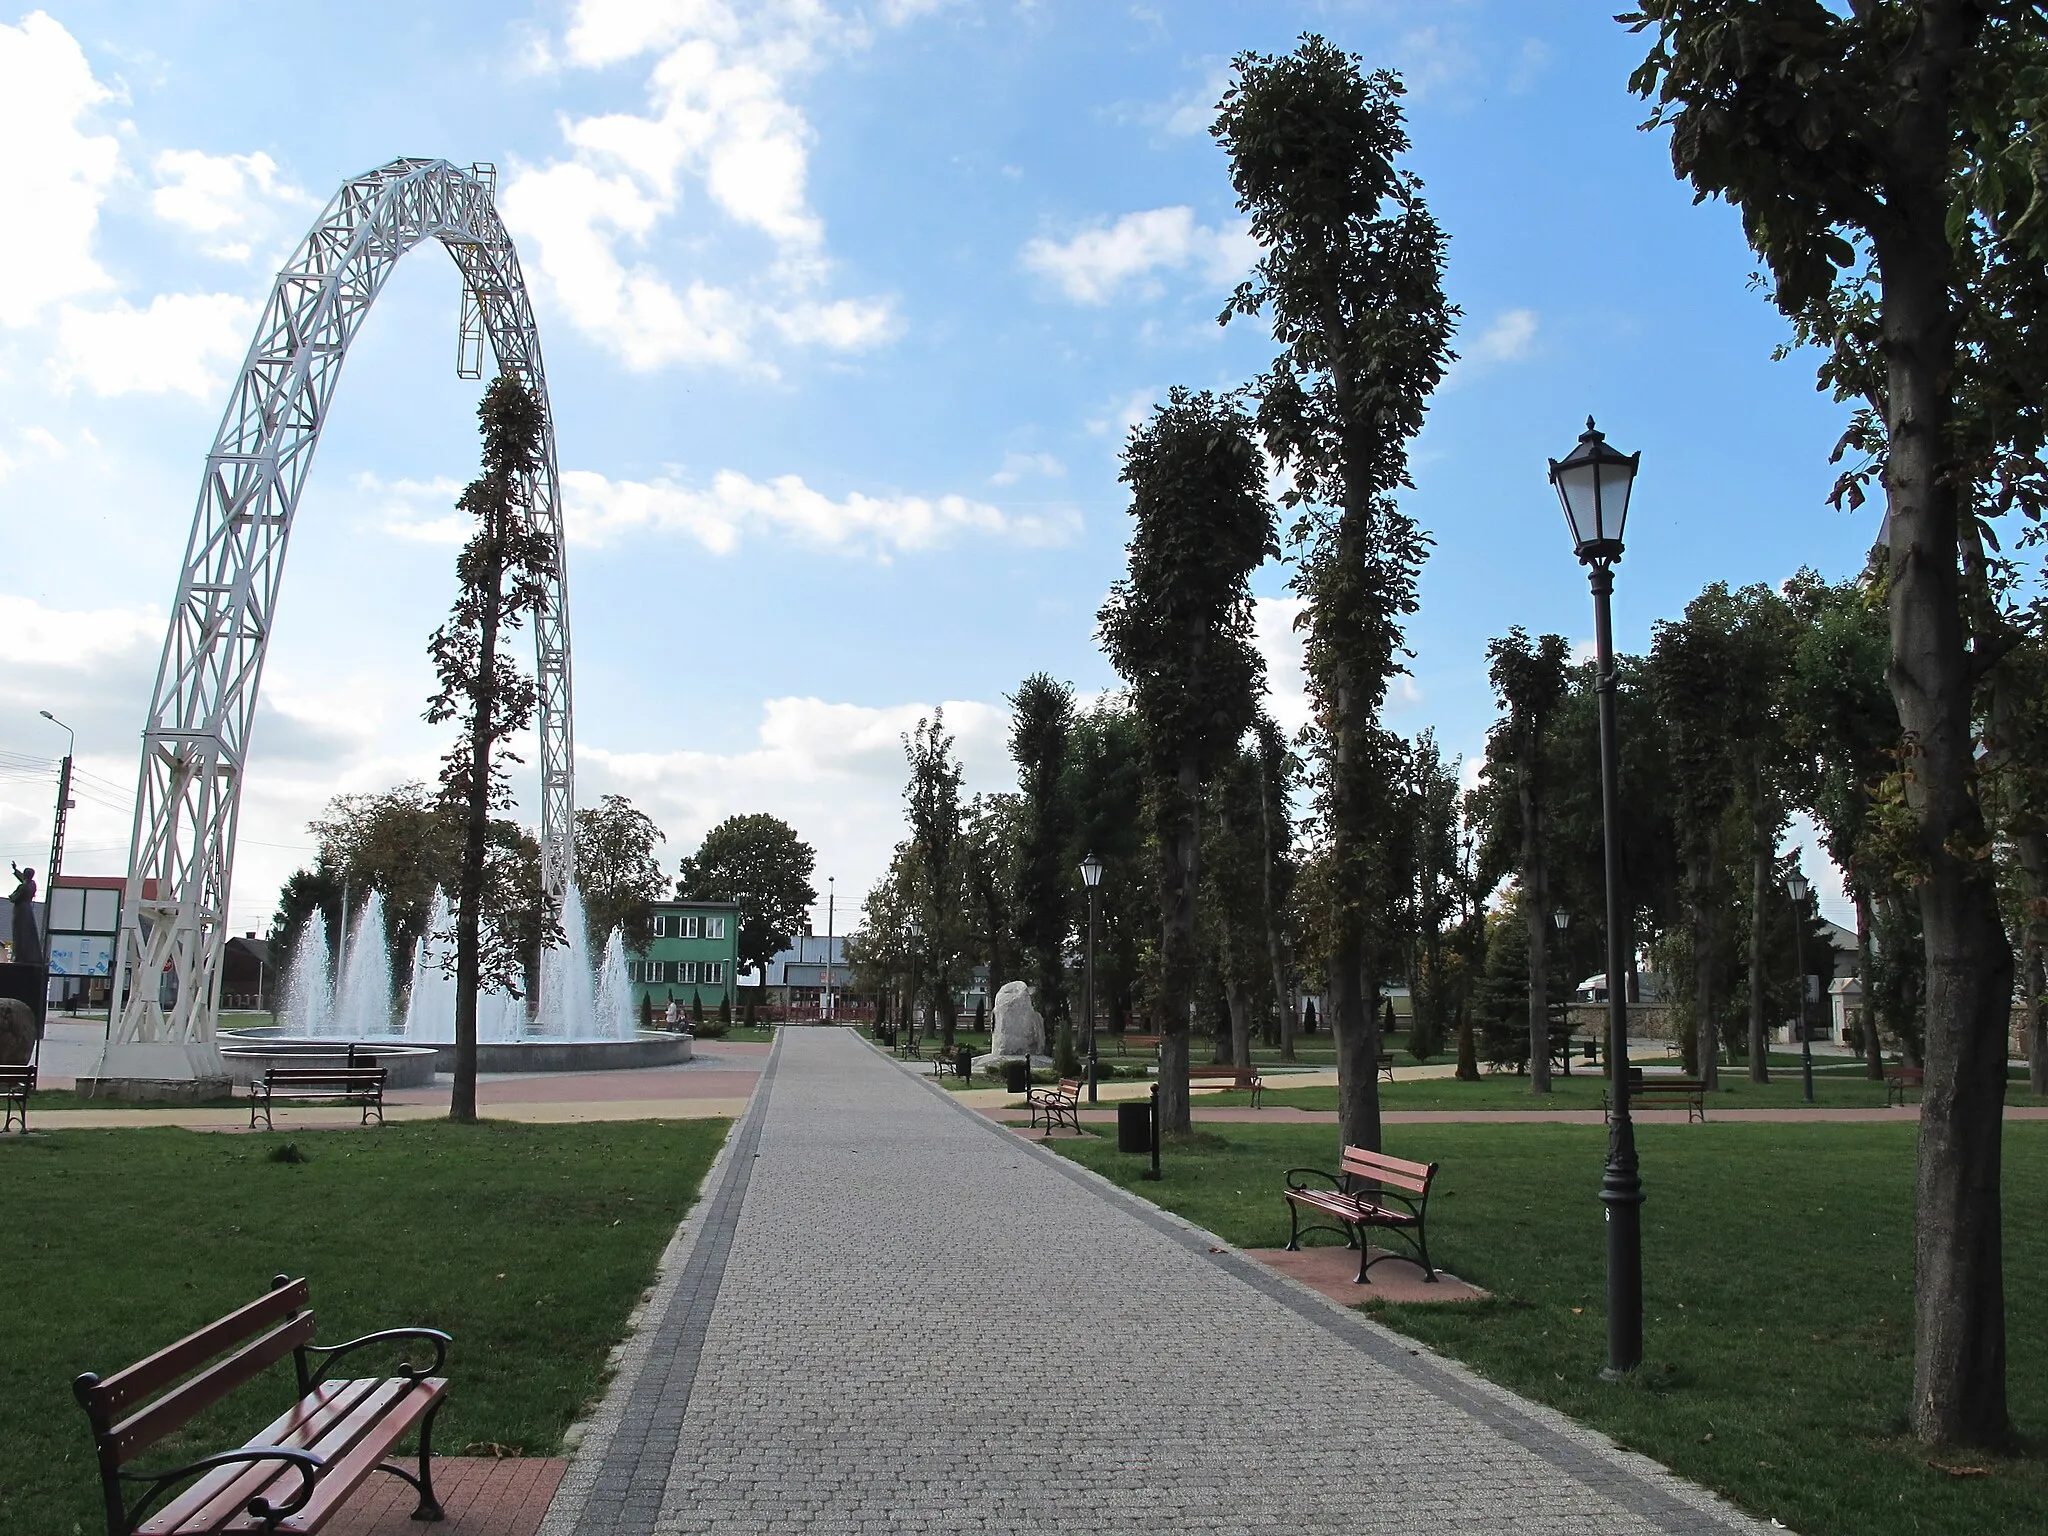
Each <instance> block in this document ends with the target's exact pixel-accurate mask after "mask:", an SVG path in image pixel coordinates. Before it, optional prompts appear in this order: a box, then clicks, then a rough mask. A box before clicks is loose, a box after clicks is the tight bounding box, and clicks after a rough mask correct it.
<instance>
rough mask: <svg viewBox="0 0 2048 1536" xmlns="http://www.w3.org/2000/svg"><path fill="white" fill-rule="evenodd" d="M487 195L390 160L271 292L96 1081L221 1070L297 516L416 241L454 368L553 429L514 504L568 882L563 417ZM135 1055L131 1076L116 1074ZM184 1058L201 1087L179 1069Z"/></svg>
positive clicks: (329, 216)
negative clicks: (348, 383)
mask: <svg viewBox="0 0 2048 1536" xmlns="http://www.w3.org/2000/svg"><path fill="white" fill-rule="evenodd" d="M495 191H496V174H495V172H494V170H493V168H492V167H490V166H485V165H477V166H471V167H469V168H468V169H466V170H465V169H461V168H458V167H456V166H454V165H451V164H449V163H448V162H447V161H445V160H394V161H392V162H391V163H390V164H389V165H385V166H380V167H379V168H378V169H376V170H374V171H371V172H370V173H368V174H367V175H363V176H358V177H356V178H354V179H353V180H351V181H349V182H346V183H344V184H343V186H342V188H341V190H340V191H339V192H337V193H336V194H335V195H334V199H333V201H331V202H330V203H328V205H327V207H326V209H325V210H324V211H322V213H321V215H320V217H319V219H318V220H317V221H316V222H315V223H314V225H313V227H312V229H311V230H310V231H309V232H308V233H307V235H306V238H305V239H304V240H303V241H302V242H301V243H300V245H299V248H298V249H297V250H296V251H295V252H293V254H292V258H291V260H290V261H289V262H287V263H286V264H285V267H284V269H283V270H282V271H281V272H279V273H278V275H277V282H276V285H275V286H274V287H273V288H272V289H271V293H270V300H269V302H268V303H267V304H266V305H265V306H264V309H263V317H262V319H261V320H260V321H259V322H258V324H257V328H256V337H255V340H254V341H253V342H252V343H251V344H250V347H249V355H248V359H247V361H246V362H244V363H243V365H242V372H241V376H240V378H238V379H237V380H236V382H235V388H234V393H233V395H232V396H231V398H230V399H229V402H228V408H227V413H226V415H225V416H224V417H223V418H222V420H221V425H220V433H219V435H218V436H217V437H216V438H215V439H214V444H213V451H212V452H211V453H209V454H208V455H207V459H206V479H205V482H204V483H203V484H202V485H201V487H200V491H199V507H198V511H197V513H196V515H195V516H194V518H193V522H192V540H191V543H190V545H189V546H188V547H187V549H186V552H185V563H184V569H183V571H182V573H181V574H180V576H179V579H178V597H177V604H176V607H175V608H174V609H173V611H172V616H171V626H170V634H169V635H168V637H167V638H166V639H165V641H164V655H163V663H162V666H161V667H160V668H159V670H158V672H157V680H156V691H155V693H154V694H153V696H152V697H151V700H150V706H149V720H148V723H147V725H146V726H145V728H144V732H143V754H142V777H141V788H140V791H139V793H138V794H137V797H136V807H135V832H134V840H133V842H132V843H131V845H130V851H129V862H128V891H127V901H126V903H125V905H124V907H123V910H122V918H121V923H122V930H121V941H120V946H119V958H118V961H117V963H116V971H115V979H114V995H115V997H116V998H117V999H121V1000H122V1001H121V1006H120V1013H119V1017H118V1020H117V1022H116V1023H115V1025H114V1027H113V1029H112V1031H111V1037H110V1043H109V1051H108V1059H107V1061H106V1063H104V1064H103V1068H102V1075H103V1076H140V1077H164V1076H171V1077H184V1076H192V1075H197V1076H204V1075H208V1070H209V1068H212V1069H214V1070H217V1061H218V1058H217V1054H216V1048H215V1046H214V1044H213V1037H214V1017H215V1011H216V1008H217V1005H218V997H219V991H220V962H221V954H222V950H223V947H224V945H225V943H226V938H227V917H228V886H229V880H230V877H231V875H232V874H233V870H234V851H235V823H236V818H237V816H238V814H239V811H240V806H241V798H242V773H243V769H244V767H245V765H246V763H247V761H248V748H249V733H250V726H251V723H252V722H253V719H254V717H255V712H256V692H257V687H258V685H259V683H260V682H261V680H262V676H263V654H264V649H265V646H266V644H267V642H268V640H269V638H270V630H271V624H272V620H273V618H274V616H275V614H276V612H277V596H278V587H279V584H280V582H281V580H282V577H283V575H284V556H285V544H286V541H287V540H288V539H289V537H290V535H291V526H292V514H293V512H294V511H295V510H296V509H297V507H298V504H299V495H300V493H301V492H302V491H303V490H304V489H305V485H306V477H307V475H308V473H309V472H310V471H311V469H312V464H313V450H314V449H315V448H316V447H317V446H318V445H319V442H320V428H321V426H322V424H323V423H324V422H325V421H326V419H327V410H328V407H329V405H330V404H331V403H332V402H333V399H334V390H335V385H336V384H337V383H338V382H339V380H340V378H341V365H342V360H343V359H344V357H346V356H347V353H348V345H349V342H350V341H351V340H352V339H353V338H354V336H355V334H356V331H357V329H358V328H359V327H360V326H361V325H362V323H363V319H364V317H365V316H366V315H368V314H369V312H370V306H371V305H372V304H373V303H374V302H375V301H376V298H377V294H378V292H379V291H380V290H381V289H382V288H383V286H384V280H385V279H386V278H387V277H389V276H390V275H391V271H392V268H393V267H394V266H396V265H397V263H398V259H399V258H400V257H401V256H403V255H405V253H406V252H407V251H409V250H411V249H412V248H413V247H414V246H416V245H418V244H419V243H420V242H421V241H423V240H428V239H434V240H439V241H440V242H441V243H442V244H443V245H445V246H446V247H447V248H448V251H449V254H450V255H452V256H453V257H454V258H455V264H456V265H457V266H458V267H459V268H461V270H462V283H463V294H462V322H461V332H460V340H459V342H458V346H457V362H456V366H457V370H458V371H459V372H460V373H461V374H462V376H463V377H465V378H478V377H481V376H482V371H483V362H484V355H483V354H484V347H485V345H486V343H488V344H489V346H490V349H491V351H492V353H493V354H494V355H495V357H496V359H497V363H498V367H499V369H500V371H502V372H504V373H507V374H510V375H512V376H514V377H516V378H517V379H519V380H520V381H521V382H522V383H524V384H525V385H526V387H527V388H528V389H529V390H531V391H532V392H533V394H534V396H535V398H536V399H538V400H539V402H540V405H541V410H542V413H543V418H544V420H545V423H546V435H545V454H544V459H543V463H542V466H541V468H540V470H539V472H538V473H537V474H536V475H535V476H534V477H533V478H532V480H531V482H530V483H529V484H527V485H526V486H525V487H523V491H524V497H525V502H526V506H527V510H528V515H529V516H530V517H532V518H534V519H535V520H536V521H538V522H539V523H540V524H541V525H542V526H543V527H544V528H546V529H547V531H548V532H550V533H551V534H552V535H553V536H554V540H555V570H554V574H553V579H552V582H551V583H550V590H549V593H548V601H547V605H546V610H545V612H543V613H542V614H540V615H539V616H538V617H537V620H536V623H535V642H536V649H537V651H538V659H539V669H538V670H539V681H540V742H541V749H540V750H541V850H542V863H543V869H544V872H545V877H546V880H547V884H548V888H549V890H550V891H551V892H553V893H554V894H555V895H556V897H557V898H558V899H559V897H560V895H561V892H562V890H563V888H564V886H565V884H566V882H567V880H568V878H569V875H570V873H571V871H572V869H573V867H574V859H573V846H572V839H573V837H574V829H575V815H574V813H575V763H574V751H573V743H572V741H571V737H570V707H569V705H570V700H569V605H568V587H567V577H566V572H565V570H564V567H563V556H562V509H561V492H560V484H559V478H558V475H557V472H556V464H555V428H554V417H553V413H552V411H551V410H550V409H549V406H548V394H547V379H546V377H545V375H544V374H543V372H542V369H541V356H540V341H539V337H538V334H537V333H536V331H535V329H534V320H533V307H532V305H531V304H530V303H529V302H528V300H527V294H526V284H525V281H524V279H523V278H522V277H521V275H520V270H519V256H518V253H517V252H516V251H515V250H514V249H513V246H512V240H511V237H510V236H509V235H507V234H506V233H505V226H504V225H503V224H502V223H501V222H500V221H499V218H498V213H497V208H496V206H495V203H494V200H493V199H494V194H495ZM124 1046H126V1047H130V1048H131V1049H130V1050H129V1051H128V1059H129V1063H130V1067H132V1068H133V1070H128V1069H124V1068H123V1067H122V1066H121V1065H120V1063H119V1062H118V1061H117V1060H116V1058H117V1056H119V1054H120V1050H121V1048H122V1047H124ZM181 1055H182V1056H184V1057H186V1058H188V1059H189V1060H190V1061H191V1062H192V1063H193V1068H192V1070H190V1071H179V1070H177V1058H178V1057H179V1056H181ZM151 1060H154V1061H155V1062H156V1063H157V1066H156V1067H151V1066H149V1065H148V1063H149V1062H150V1061H151Z"/></svg>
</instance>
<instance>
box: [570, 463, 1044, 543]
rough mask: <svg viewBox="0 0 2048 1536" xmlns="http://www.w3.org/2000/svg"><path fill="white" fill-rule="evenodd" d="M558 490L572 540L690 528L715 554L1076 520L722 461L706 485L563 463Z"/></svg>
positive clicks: (1031, 533) (927, 539) (1018, 536)
mask: <svg viewBox="0 0 2048 1536" xmlns="http://www.w3.org/2000/svg"><path fill="white" fill-rule="evenodd" d="M562 499H563V513H564V518H565V521H566V523H567V531H568V536H569V539H570V542H571V543H575V544H586V545H596V546H601V545H605V544H608V543H610V542H611V541H612V540H613V539H614V538H615V537H617V536H618V535H620V534H623V533H626V532H628V531H635V530H651V531H655V532H677V533H684V534H687V535H689V536H690V537H691V538H694V539H695V540H697V542H698V543H700V544H702V545H703V546H704V547H705V548H706V549H708V550H710V551H712V552H713V553H714V554H729V553H731V552H732V551H733V550H735V549H737V548H738V547H739V546H740V544H741V543H742V542H743V541H744V540H745V539H746V538H748V537H749V536H758V537H773V538H794V539H796V540H797V541H798V542H800V543H804V544H807V545H810V546H811V547H813V548H818V549H830V550H838V551H841V552H844V553H847V554H858V555H867V556H872V557H875V558H879V559H884V560H886V559H889V558H890V557H892V556H894V555H897V554H912V553H918V552H922V551H925V550H930V549H936V548H939V547H941V546H944V545H947V544H951V543H953V542H954V541H955V540H956V539H959V538H962V537H980V538H993V539H998V540H1002V541H1005V542H1008V543H1012V544H1020V545H1024V546H1026V547H1043V546H1047V545H1058V544H1064V543H1066V542H1068V541H1069V540H1070V539H1071V538H1073V536H1074V534H1075V533H1076V532H1077V531H1078V529H1079V526H1080V519H1079V517H1078V516H1077V515H1076V514H1074V513H1073V512H1071V511H1064V512H1059V511H1056V512H1053V513H1050V514H1047V515H1037V514H1020V513H1015V512H1008V511H1005V510H1003V509H1002V508H1000V507H993V506H990V505H988V504H987V503H986V502H979V501H970V500H969V499H967V498H966V497H964V496H957V495H947V496H939V497H930V498H928V497H923V496H868V495H865V494H863V493H861V492H859V491H854V492H850V493H849V494H848V495H847V496H845V497H844V498H843V499H840V500H834V499H833V498H831V497H830V496H827V495H826V494H824V493H823V492H822V491H817V490H813V489H812V488H811V487H810V486H808V485H806V484H805V483H804V482H803V480H802V479H801V478H800V477H798V476H796V475H778V476H776V477H775V478H774V479H772V480H767V481H758V480H753V479H750V478H749V477H748V476H746V475H743V474H741V473H739V472H738V471H737V470H730V469H727V470H720V471H719V472H718V473H717V474H716V475H714V476H713V477H712V480H711V484H710V485H709V486H708V487H705V488H694V487H689V486H682V485H677V484H675V483H674V482H672V481H668V480H654V481H638V480H612V479H609V478H607V477H606V476H604V475H601V474H597V473H594V472H592V471H589V470H569V471H567V472H565V473H564V474H563V476H562Z"/></svg>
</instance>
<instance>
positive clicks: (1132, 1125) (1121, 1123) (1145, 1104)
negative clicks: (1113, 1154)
mask: <svg viewBox="0 0 2048 1536" xmlns="http://www.w3.org/2000/svg"><path fill="white" fill-rule="evenodd" d="M1116 1149H1117V1151H1119V1152H1136V1153H1137V1154H1139V1155H1140V1156H1141V1157H1142V1156H1143V1155H1144V1154H1145V1153H1147V1152H1150V1151H1151V1150H1152V1101H1151V1100H1150V1099H1125V1100H1124V1101H1123V1102H1122V1103H1120V1104H1118V1105H1117V1107H1116Z"/></svg>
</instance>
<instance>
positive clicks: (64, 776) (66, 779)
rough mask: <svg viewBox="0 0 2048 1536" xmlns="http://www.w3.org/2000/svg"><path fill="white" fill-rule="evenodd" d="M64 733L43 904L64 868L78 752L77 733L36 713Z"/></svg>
mask: <svg viewBox="0 0 2048 1536" xmlns="http://www.w3.org/2000/svg"><path fill="white" fill-rule="evenodd" d="M36 713H37V714H39V715H41V716H42V717H43V718H44V719H45V720H47V721H49V722H50V724H52V725H54V726H56V727H57V729H58V730H60V731H62V732H63V733H64V737H65V741H64V761H63V762H62V763H60V764H58V766H57V819H56V821H55V822H54V823H53V824H52V826H51V829H50V864H49V868H47V869H46V870H44V871H43V891H44V902H45V903H46V904H47V903H48V900H49V897H50V895H52V894H54V893H55V891H56V889H57V875H58V872H59V871H60V870H62V869H63V868H64V813H65V812H66V811H69V810H70V809H71V759H72V758H73V757H74V756H76V755H77V752H78V733H77V732H76V731H74V730H72V729H71V727H70V726H68V725H66V724H65V723H64V722H63V721H62V720H59V719H58V718H57V717H56V716H55V715H53V714H51V713H50V712H49V711H48V710H47V709H41V710H37V711H36Z"/></svg>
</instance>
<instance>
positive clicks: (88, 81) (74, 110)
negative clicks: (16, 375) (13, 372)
mask: <svg viewBox="0 0 2048 1536" xmlns="http://www.w3.org/2000/svg"><path fill="white" fill-rule="evenodd" d="M111 96H112V93H111V92H110V91H108V90H107V88H106V87H105V86H103V85H101V84H100V83H99V82H98V81H97V80H95V79H94V78H93V73H92V66H91V65H90V64H89V63H87V62H86V57H85V52H84V50H83V49H81V48H80V47H79V46H78V40H77V39H76V38H74V37H73V36H72V35H71V34H70V33H69V32H67V31H66V30H65V29H64V27H63V25H62V24H61V23H59V22H57V21H55V20H53V19H51V17H50V16H49V15H48V14H47V13H46V12H43V11H32V12H30V13H29V14H28V15H27V16H26V17H24V18H23V19H22V22H21V25H20V26H18V27H9V26H0V144H4V145H5V146H6V153H5V154H4V155H0V208H5V209H6V210H7V212H8V217H9V224H10V231H9V233H8V235H7V237H6V238H4V239H0V325H9V326H20V325H27V324H28V323H29V322H30V321H32V320H34V319H35V318H36V316H37V315H38V314H40V313H41V312H42V310H43V309H44V308H45V307H46V306H47V305H49V304H51V303H53V302H55V301H56V300H59V299H65V298H70V297H72V296H73V295H75V294H81V293H92V292H95V291H97V290H99V289H103V288H108V287H111V286H112V279H110V278H109V277H108V276H107V274H106V272H105V271H104V270H103V269H102V268H101V267H100V265H99V263H98V262H97V261H96V260H94V258H93V250H92V246H93V234H94V232H95V230H96V229H97V228H98V226H99V210H100V202H101V200H102V199H103V198H104V197H105V196H106V190H107V185H108V183H109V182H111V181H112V180H113V178H114V175H115V173H116V171H117V170H118V168H119V166H120V159H121V148H120V145H119V144H118V143H117V142H116V141H115V140H114V139H113V137H112V136H110V135H107V134H88V133H85V132H83V131H82V130H81V129H80V127H79V120H80V119H81V118H82V117H83V116H84V115H85V114H86V113H87V112H88V111H89V110H90V109H91V108H92V107H95V106H97V105H98V104H99V103H101V102H104V101H107V100H109V99H111Z"/></svg>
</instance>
